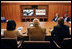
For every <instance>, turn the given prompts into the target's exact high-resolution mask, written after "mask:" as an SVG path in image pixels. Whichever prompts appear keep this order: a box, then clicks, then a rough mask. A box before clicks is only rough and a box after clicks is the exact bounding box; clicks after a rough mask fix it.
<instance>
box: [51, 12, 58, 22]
mask: <svg viewBox="0 0 72 49" xmlns="http://www.w3.org/2000/svg"><path fill="white" fill-rule="evenodd" d="M58 18H59V14H58V13H56V16H55V17H54V18H53V20H52V21H54V22H57V20H58Z"/></svg>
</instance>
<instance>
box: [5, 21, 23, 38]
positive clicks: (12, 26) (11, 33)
mask: <svg viewBox="0 0 72 49" xmlns="http://www.w3.org/2000/svg"><path fill="white" fill-rule="evenodd" d="M18 36H23V35H22V34H20V33H19V32H18V30H16V23H15V21H14V20H8V22H7V30H6V31H4V37H5V38H17V37H18Z"/></svg>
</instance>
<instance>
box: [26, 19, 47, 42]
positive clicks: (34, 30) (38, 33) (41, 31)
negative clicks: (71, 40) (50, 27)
mask: <svg viewBox="0 0 72 49" xmlns="http://www.w3.org/2000/svg"><path fill="white" fill-rule="evenodd" d="M27 30H28V35H29V40H30V41H44V40H45V33H46V29H45V28H41V27H40V26H39V20H38V19H37V18H35V19H34V20H33V26H32V27H30V28H27Z"/></svg>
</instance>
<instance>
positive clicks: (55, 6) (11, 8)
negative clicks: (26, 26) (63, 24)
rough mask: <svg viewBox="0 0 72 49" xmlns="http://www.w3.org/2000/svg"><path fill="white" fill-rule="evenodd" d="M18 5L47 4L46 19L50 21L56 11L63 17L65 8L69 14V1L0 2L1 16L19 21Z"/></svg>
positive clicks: (19, 11) (19, 9) (19, 10)
mask: <svg viewBox="0 0 72 49" xmlns="http://www.w3.org/2000/svg"><path fill="white" fill-rule="evenodd" d="M20 5H48V8H47V9H48V10H47V11H48V21H51V20H52V19H53V18H54V16H55V14H56V13H59V14H60V17H63V16H64V14H65V13H66V10H68V14H69V16H71V4H70V3H69V4H68V3H64V4H63V3H60V4H59V3H49V4H48V3H1V16H2V17H3V16H5V17H6V19H13V20H15V21H16V22H21V8H20ZM39 8H40V7H39ZM43 8H46V7H43Z"/></svg>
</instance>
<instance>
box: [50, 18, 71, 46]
mask: <svg viewBox="0 0 72 49" xmlns="http://www.w3.org/2000/svg"><path fill="white" fill-rule="evenodd" d="M51 36H52V37H53V38H52V39H53V40H54V41H55V42H56V43H57V44H58V45H59V46H60V45H61V43H62V41H63V39H64V38H66V37H69V36H70V34H69V26H67V25H64V19H63V17H60V18H59V19H58V25H56V26H54V29H53V31H52V32H51Z"/></svg>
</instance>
